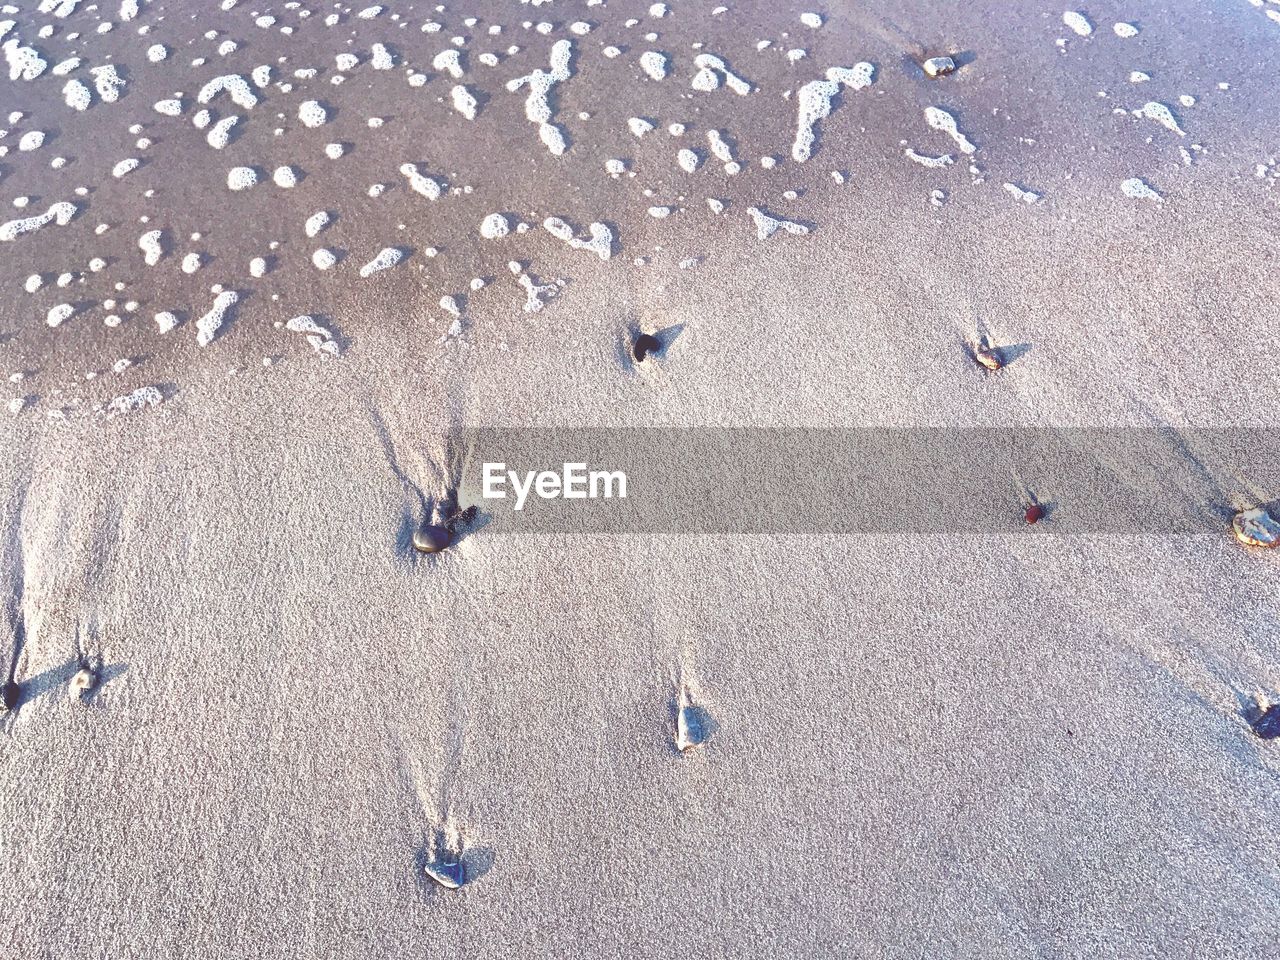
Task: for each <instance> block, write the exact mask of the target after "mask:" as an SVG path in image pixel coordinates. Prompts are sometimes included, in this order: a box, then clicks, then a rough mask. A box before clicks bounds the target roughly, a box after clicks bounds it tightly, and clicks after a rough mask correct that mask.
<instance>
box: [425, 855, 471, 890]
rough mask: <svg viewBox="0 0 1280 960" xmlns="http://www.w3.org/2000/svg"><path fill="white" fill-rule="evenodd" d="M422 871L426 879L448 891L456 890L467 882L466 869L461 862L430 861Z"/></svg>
mask: <svg viewBox="0 0 1280 960" xmlns="http://www.w3.org/2000/svg"><path fill="white" fill-rule="evenodd" d="M424 869H425V870H426V874H427V876H428V877H430V878H431V879H432V880H434V881H435V882H436V883H438V884H440V886H442V887H444V888H446V889H448V890H457V889H458V888H459V887H460V886H462V885H463V884H464V883H466V882H467V868H466V867H465V866H464V865H463V863H462V861H461V860H432V861H431V862H430V863H428V864H427V865H426V867H425V868H424Z"/></svg>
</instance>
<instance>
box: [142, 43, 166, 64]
mask: <svg viewBox="0 0 1280 960" xmlns="http://www.w3.org/2000/svg"><path fill="white" fill-rule="evenodd" d="M167 56H169V51H168V49H167V48H166V47H165V45H164V44H163V43H156V44H152V45H151V46H149V47H147V59H148V60H150V61H151V62H152V63H161V62H162V61H163V60H164V59H165V58H166V57H167Z"/></svg>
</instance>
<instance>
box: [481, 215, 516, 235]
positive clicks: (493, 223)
mask: <svg viewBox="0 0 1280 960" xmlns="http://www.w3.org/2000/svg"><path fill="white" fill-rule="evenodd" d="M510 232H511V224H510V223H509V222H508V221H507V218H506V217H504V216H503V215H502V214H500V213H491V214H489V215H488V216H487V217H485V218H484V219H483V220H481V221H480V236H482V237H484V238H485V239H486V240H497V239H498V238H499V237H505V236H506V235H507V234H509V233H510Z"/></svg>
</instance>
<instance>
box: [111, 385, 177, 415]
mask: <svg viewBox="0 0 1280 960" xmlns="http://www.w3.org/2000/svg"><path fill="white" fill-rule="evenodd" d="M163 401H164V394H162V393H161V392H160V390H159V388H158V387H139V388H138V389H137V390H134V391H133V392H132V393H126V394H124V395H123V396H119V397H116V398H114V399H113V400H112V401H111V402H110V403H108V404H107V410H106V413H107V416H109V417H115V416H119V415H120V414H123V413H136V412H137V411H139V410H145V409H147V408H148V407H158V406H159V405H160V404H161V403H162V402H163Z"/></svg>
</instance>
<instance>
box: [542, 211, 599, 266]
mask: <svg viewBox="0 0 1280 960" xmlns="http://www.w3.org/2000/svg"><path fill="white" fill-rule="evenodd" d="M542 226H543V227H544V228H545V229H546V231H547V233H549V234H551V235H552V236H553V237H555V238H557V239H558V240H563V241H564V242H565V243H567V244H568V245H569V246H570V247H571V248H572V249H574V250H587V251H589V252H591V253H594V254H595V255H596V256H598V257H599V258H600V259H601V260H608V259H609V258H610V257H612V256H613V231H612V230H610V229H609V228H608V227H607V226H606V225H605V224H603V223H593V224H591V226H590V227H588V228H587V229H588V231H589V232H590V234H591V239H590V240H581V239H579V238H578V237H575V236H574V235H573V234H574V231H573V227H572V226H570V225H569V224H568V223H567V222H565V221H564V220H562V219H560V218H559V217H547V219H546V220H544V221H542Z"/></svg>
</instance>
